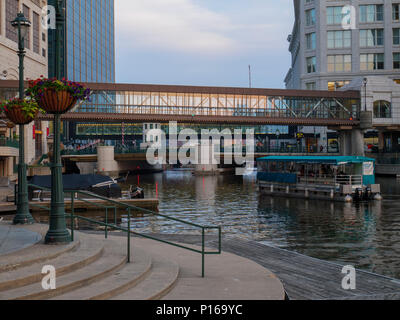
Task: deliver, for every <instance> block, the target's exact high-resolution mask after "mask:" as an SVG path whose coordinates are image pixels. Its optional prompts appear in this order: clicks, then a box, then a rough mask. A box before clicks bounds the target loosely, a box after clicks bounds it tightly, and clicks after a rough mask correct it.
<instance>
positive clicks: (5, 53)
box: [0, 0, 48, 179]
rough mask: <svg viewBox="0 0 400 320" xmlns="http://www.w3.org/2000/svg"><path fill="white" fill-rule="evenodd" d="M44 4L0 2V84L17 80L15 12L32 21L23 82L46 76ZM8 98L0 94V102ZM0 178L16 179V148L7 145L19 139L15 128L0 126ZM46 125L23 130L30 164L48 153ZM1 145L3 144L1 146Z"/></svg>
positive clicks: (39, 123) (33, 0)
mask: <svg viewBox="0 0 400 320" xmlns="http://www.w3.org/2000/svg"><path fill="white" fill-rule="evenodd" d="M46 4H47V1H45V0H0V81H2V80H18V64H19V61H18V55H17V50H18V44H17V32H16V30H15V29H14V28H13V27H12V26H11V21H12V20H14V19H15V18H16V16H17V13H18V12H23V13H24V15H25V17H27V18H28V19H29V21H30V22H31V27H30V29H29V34H28V36H27V37H26V39H25V50H26V56H25V62H24V66H25V70H24V72H25V80H27V79H36V78H39V77H40V76H41V75H43V76H47V70H48V58H47V30H45V29H44V28H43V26H42V23H41V16H42V8H43V6H45V5H46ZM7 98H10V97H9V96H8V94H6V93H5V92H1V91H0V99H7ZM0 127H2V128H3V129H1V130H0V140H2V141H5V143H0V177H1V176H3V177H9V178H12V179H13V178H15V177H16V174H14V172H13V171H14V170H13V167H14V165H15V164H16V163H17V162H18V161H17V155H18V149H16V148H15V147H10V146H9V145H13V143H8V142H7V140H10V137H11V140H12V138H13V137H14V136H18V134H19V133H18V127H14V128H11V129H10V128H7V125H6V123H2V124H0ZM47 128H48V122H45V121H36V122H33V123H31V124H29V125H27V126H26V127H25V154H26V159H25V162H26V163H28V164H29V163H31V162H32V161H34V160H35V159H37V158H38V157H40V156H41V155H42V153H46V152H47ZM1 144H4V145H3V146H1Z"/></svg>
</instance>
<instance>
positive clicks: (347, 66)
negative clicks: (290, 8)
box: [285, 0, 400, 144]
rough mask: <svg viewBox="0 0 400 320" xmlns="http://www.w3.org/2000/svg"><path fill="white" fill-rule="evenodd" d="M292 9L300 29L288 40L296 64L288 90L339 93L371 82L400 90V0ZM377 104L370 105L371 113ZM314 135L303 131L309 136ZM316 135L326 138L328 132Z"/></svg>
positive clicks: (316, 2) (330, 0)
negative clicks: (379, 79) (392, 84)
mask: <svg viewBox="0 0 400 320" xmlns="http://www.w3.org/2000/svg"><path fill="white" fill-rule="evenodd" d="M293 3H294V9H295V23H294V27H293V31H292V34H291V35H289V37H288V41H289V42H290V46H289V51H290V52H291V54H292V63H291V68H290V70H289V71H288V73H287V75H286V78H285V84H286V87H287V88H288V89H309V90H337V89H339V88H340V87H342V86H344V85H346V84H349V83H350V82H351V81H352V80H354V79H359V78H360V77H361V79H362V78H364V77H369V76H382V77H385V78H386V79H389V82H390V81H392V82H393V81H394V82H397V83H399V84H400V0H342V1H339V0H294V1H293ZM369 85H372V83H370V84H369ZM385 87H387V83H386V84H385ZM395 88H396V87H395ZM373 102H374V101H372V100H371V101H368V103H369V104H370V105H369V107H368V108H369V109H372V108H373V106H372V103H373ZM392 108H396V106H394V105H392ZM300 130H302V129H301V128H300ZM313 131H314V129H313V128H304V132H305V133H309V134H311V133H312V132H313ZM317 131H318V133H320V134H321V137H326V134H327V129H326V128H318V129H317ZM325 141H327V139H326V138H325ZM319 144H323V142H322V141H320V142H319Z"/></svg>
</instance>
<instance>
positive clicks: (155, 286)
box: [112, 255, 179, 300]
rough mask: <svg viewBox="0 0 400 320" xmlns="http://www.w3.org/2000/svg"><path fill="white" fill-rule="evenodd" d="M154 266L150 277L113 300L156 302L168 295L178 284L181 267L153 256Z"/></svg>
mask: <svg viewBox="0 0 400 320" xmlns="http://www.w3.org/2000/svg"><path fill="white" fill-rule="evenodd" d="M152 260H153V265H152V270H151V273H150V274H149V276H148V277H147V278H146V279H144V280H143V281H141V282H140V283H139V284H138V285H136V286H135V287H133V288H132V289H130V290H128V291H126V292H125V293H122V294H120V295H117V296H115V297H113V298H112V300H156V299H160V298H162V297H163V296H164V295H166V294H167V293H168V292H169V291H170V290H172V288H173V287H174V285H175V284H176V282H177V280H178V276H179V266H178V265H177V264H176V263H175V262H172V261H170V260H167V259H165V258H160V257H159V256H156V255H152Z"/></svg>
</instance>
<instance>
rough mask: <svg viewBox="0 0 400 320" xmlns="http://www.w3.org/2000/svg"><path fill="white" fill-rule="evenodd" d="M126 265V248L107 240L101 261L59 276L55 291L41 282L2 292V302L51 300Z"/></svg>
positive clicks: (0, 293)
mask: <svg viewBox="0 0 400 320" xmlns="http://www.w3.org/2000/svg"><path fill="white" fill-rule="evenodd" d="M98 241H99V240H98ZM101 245H102V244H101V243H100V246H101ZM125 264H126V248H123V247H121V246H118V244H116V243H114V242H113V241H112V240H107V241H105V242H104V250H103V254H102V255H101V257H100V258H99V259H97V260H96V261H94V262H93V263H91V264H89V265H87V266H85V267H83V268H80V269H78V270H76V271H74V272H71V273H68V274H65V275H62V276H60V277H58V276H57V278H56V289H55V290H44V289H43V288H42V284H41V280H40V281H38V282H36V283H33V284H30V285H28V286H24V287H20V288H16V289H11V290H7V291H3V292H0V300H38V299H49V298H52V297H55V296H57V295H61V294H64V293H66V292H69V291H72V290H76V289H78V288H81V287H84V286H88V285H90V284H92V283H94V282H95V281H99V280H100V279H103V278H105V277H107V276H109V275H111V274H113V273H115V272H116V271H117V270H119V269H121V268H122V267H123V266H125Z"/></svg>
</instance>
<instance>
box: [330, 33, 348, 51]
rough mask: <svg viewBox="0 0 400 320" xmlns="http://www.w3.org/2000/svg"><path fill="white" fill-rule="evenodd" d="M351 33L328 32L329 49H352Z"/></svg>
mask: <svg viewBox="0 0 400 320" xmlns="http://www.w3.org/2000/svg"><path fill="white" fill-rule="evenodd" d="M350 47H351V31H350V30H346V31H328V49H338V48H350Z"/></svg>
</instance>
